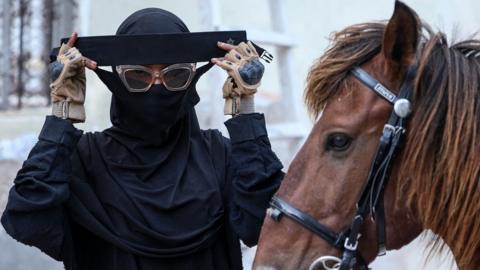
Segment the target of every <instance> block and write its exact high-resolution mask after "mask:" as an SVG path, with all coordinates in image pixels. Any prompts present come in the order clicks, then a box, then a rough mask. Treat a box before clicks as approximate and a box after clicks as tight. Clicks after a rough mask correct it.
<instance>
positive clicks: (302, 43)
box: [0, 0, 480, 270]
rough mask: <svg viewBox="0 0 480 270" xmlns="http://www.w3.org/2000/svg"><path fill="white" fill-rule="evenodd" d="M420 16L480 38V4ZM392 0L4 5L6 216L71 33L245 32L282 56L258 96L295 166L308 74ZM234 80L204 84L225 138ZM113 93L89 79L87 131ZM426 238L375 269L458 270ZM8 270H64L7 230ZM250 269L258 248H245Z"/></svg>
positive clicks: (0, 82)
mask: <svg viewBox="0 0 480 270" xmlns="http://www.w3.org/2000/svg"><path fill="white" fill-rule="evenodd" d="M405 2H406V3H407V4H409V5H410V6H411V7H412V8H413V9H414V10H416V11H417V13H418V14H419V15H420V17H421V18H422V19H423V20H425V21H427V22H429V23H430V24H431V25H432V26H433V27H434V28H435V29H438V30H441V31H443V32H446V33H447V34H448V36H449V37H451V38H452V37H453V38H454V39H460V38H465V37H469V36H470V35H471V34H473V33H474V32H476V31H478V30H479V25H480V17H479V16H478V10H480V1H478V0H461V1H451V0H406V1H405ZM393 5H394V1H393V0H323V1H318V0H302V1H298V0H243V1H220V0H182V1H175V0H135V1H133V0H15V1H14V0H2V1H1V4H0V12H1V13H0V14H1V17H0V44H1V45H0V48H1V50H0V213H1V211H2V210H3V209H4V207H5V202H6V198H7V192H8V189H9V188H10V186H11V184H12V181H13V179H14V177H15V174H16V171H17V170H18V169H19V167H20V166H21V162H22V161H23V160H24V159H25V158H26V157H27V155H28V152H29V150H30V149H31V148H32V146H33V145H34V144H35V142H36V140H37V135H38V133H39V131H40V129H41V126H42V124H43V121H44V118H45V115H47V114H49V113H50V100H49V88H48V84H49V78H48V75H47V72H46V65H47V63H48V54H49V51H50V49H51V48H52V47H54V46H59V45H60V44H59V41H60V38H62V37H67V36H69V34H70V33H71V32H72V31H77V32H78V33H79V35H80V36H93V35H111V34H114V33H115V31H116V28H117V26H118V25H119V24H120V23H121V22H122V21H123V20H124V19H125V18H126V17H127V16H128V15H129V14H131V13H132V12H134V11H136V10H138V9H142V8H146V7H160V8H164V9H167V10H169V11H171V12H173V13H175V14H177V15H178V16H179V17H180V18H182V19H183V20H184V21H185V23H186V24H187V25H188V27H189V28H190V31H214V30H247V33H248V37H249V39H251V40H253V41H255V42H258V44H260V45H261V46H263V47H265V48H266V49H267V50H268V51H270V52H271V53H272V54H274V55H275V60H274V62H273V63H272V64H268V65H267V67H266V74H265V76H264V80H263V83H262V86H261V88H260V91H259V93H258V94H257V99H256V103H257V109H258V110H259V111H261V112H264V113H265V114H266V116H267V121H268V123H267V126H268V130H269V134H270V137H271V140H272V144H273V149H274V150H275V152H276V153H277V154H278V156H279V157H280V159H281V160H282V161H283V162H284V164H285V167H287V166H288V164H289V163H290V161H291V159H292V158H293V157H294V155H295V152H296V151H297V149H298V147H299V145H300V144H301V143H302V141H303V140H304V138H305V136H306V135H307V134H308V132H309V130H310V128H311V126H312V123H313V122H312V120H311V119H310V118H309V117H308V116H307V114H306V111H305V107H304V105H303V101H302V94H303V89H304V85H305V78H306V74H307V72H308V69H309V67H310V66H311V65H312V63H313V61H314V60H315V59H316V58H318V57H319V56H320V55H321V54H322V53H323V52H324V50H325V48H326V47H327V45H328V37H329V35H330V33H331V32H333V31H336V30H340V29H342V28H344V27H346V26H348V25H351V24H354V23H360V22H365V21H372V20H383V19H388V18H389V17H390V15H391V14H392V11H393ZM225 78H226V74H225V73H224V72H223V71H221V70H220V69H218V68H214V69H212V70H211V71H210V72H209V73H207V75H205V76H204V77H203V78H202V79H201V80H200V82H199V84H198V87H197V88H198V90H199V92H200V96H201V98H202V101H201V102H200V104H199V105H198V106H197V112H198V115H199V118H200V121H201V126H202V127H203V128H204V129H206V128H218V129H220V130H222V131H223V133H224V134H226V132H225V128H224V126H223V121H224V120H225V117H224V116H223V99H222V97H221V87H222V84H223V81H224V80H225ZM109 104H110V93H109V91H108V90H107V89H106V87H104V86H103V85H102V83H101V82H100V80H99V79H98V78H97V77H96V76H95V75H94V74H93V73H92V72H90V71H89V72H88V73H87V98H86V111H87V121H86V123H84V124H79V125H78V127H79V128H81V129H83V130H85V131H94V130H103V129H105V128H107V127H108V126H109V125H110V121H109ZM423 238H425V237H419V238H418V239H417V240H415V241H414V242H413V243H412V244H410V245H409V246H407V247H405V248H403V249H402V250H400V251H393V252H389V253H388V255H386V256H384V257H381V258H378V259H377V260H376V261H375V262H374V263H373V265H372V266H373V268H374V269H393V270H396V269H456V267H455V265H454V263H453V262H452V260H451V255H450V253H449V251H448V250H447V251H445V252H443V253H441V254H435V255H434V256H432V257H431V259H430V260H426V257H427V255H428V252H425V241H424V240H422V239H423ZM0 250H1V252H0V269H2V270H3V269H5V270H7V269H8V270H27V269H28V270H30V269H42V270H43V269H45V270H49V269H52V270H53V269H62V268H63V267H62V265H61V264H60V263H57V262H54V261H53V260H51V259H49V258H48V257H47V256H46V255H44V254H42V253H41V252H40V251H38V250H37V249H35V248H31V247H26V246H23V245H21V244H18V243H17V242H16V241H15V240H13V239H11V238H10V237H9V236H8V235H6V233H5V232H4V230H3V228H1V227H0ZM244 252H245V256H244V257H245V258H244V261H245V262H244V263H245V269H250V263H251V259H252V256H253V253H254V250H249V249H246V248H245V249H244Z"/></svg>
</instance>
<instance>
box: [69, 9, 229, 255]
mask: <svg viewBox="0 0 480 270" xmlns="http://www.w3.org/2000/svg"><path fill="white" fill-rule="evenodd" d="M178 32H188V29H187V27H186V26H185V24H184V23H183V22H182V21H181V20H180V19H179V18H178V17H176V16H175V15H173V14H172V13H170V12H167V11H165V10H162V9H157V8H149V9H143V10H140V11H137V12H135V13H133V14H132V15H131V16H129V17H128V18H127V19H126V20H125V21H124V22H123V23H122V24H121V25H120V27H119V29H118V31H117V34H118V35H134V34H149V33H178ZM159 64H161V63H159ZM210 67H211V65H208V66H207V67H203V69H200V71H199V70H198V69H197V73H196V76H195V79H194V81H193V82H192V84H191V86H190V87H189V88H188V89H187V90H186V91H180V92H170V91H168V90H166V89H165V88H164V86H163V85H155V86H154V87H153V88H152V89H150V90H149V91H148V92H146V93H130V92H128V91H127V90H126V89H125V87H124V86H123V84H122V83H121V81H120V80H119V78H118V75H117V74H115V73H112V72H108V71H104V70H98V71H97V74H98V76H99V77H100V79H101V80H102V81H103V82H104V83H105V84H106V86H107V87H108V88H109V89H110V91H111V92H112V94H113V95H112V104H111V121H112V124H113V127H111V128H109V129H107V130H105V131H103V132H101V133H95V134H87V135H86V136H83V137H82V139H81V140H80V142H79V144H78V156H77V157H74V158H78V159H79V160H77V161H75V162H73V163H74V165H75V164H79V167H74V175H75V176H76V178H77V179H75V181H72V196H71V197H72V199H71V200H70V208H71V210H72V212H73V214H74V215H73V218H74V219H75V221H76V222H77V223H79V224H81V225H83V226H84V227H85V228H87V229H88V230H90V231H92V232H93V233H95V234H97V235H98V236H100V237H102V238H103V239H106V240H107V241H109V242H112V243H113V244H115V245H117V246H118V247H120V248H122V249H125V250H127V251H129V252H131V253H134V254H140V255H144V256H150V257H175V256H180V255H185V254H189V253H192V252H195V251H197V250H199V249H202V248H205V247H207V246H208V245H209V243H211V242H212V241H213V239H214V238H215V236H216V233H217V232H218V231H219V229H220V228H221V224H222V216H223V211H224V208H223V205H222V198H221V192H220V190H219V184H218V181H219V179H218V177H217V175H216V173H215V169H214V166H215V165H217V164H215V165H214V164H213V162H212V158H211V155H212V154H214V153H212V151H213V152H216V151H219V152H224V149H212V148H211V147H210V144H209V142H208V140H209V139H208V138H206V137H205V135H204V133H203V132H202V131H201V130H200V127H199V125H198V120H197V117H196V114H195V109H194V105H195V104H196V103H198V101H199V97H198V94H197V92H196V89H195V83H196V81H197V80H198V78H199V77H200V75H201V74H202V73H203V72H205V71H206V70H207V69H208V68H210ZM218 165H219V166H222V165H221V164H218Z"/></svg>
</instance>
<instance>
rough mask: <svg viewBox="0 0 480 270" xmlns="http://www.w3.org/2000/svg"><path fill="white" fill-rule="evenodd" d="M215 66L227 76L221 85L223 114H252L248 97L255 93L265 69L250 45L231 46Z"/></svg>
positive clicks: (251, 102) (251, 105) (249, 43)
mask: <svg viewBox="0 0 480 270" xmlns="http://www.w3.org/2000/svg"><path fill="white" fill-rule="evenodd" d="M215 64H217V65H218V66H220V67H221V68H223V69H224V70H226V71H227V73H228V75H229V77H228V78H227V80H226V81H225V84H224V85H223V97H224V98H225V108H224V113H225V114H226V115H236V114H238V113H250V112H253V111H254V108H253V107H254V105H253V97H250V96H252V95H253V94H255V93H256V92H257V88H258V87H259V86H260V83H261V79H262V76H263V72H264V70H265V68H264V66H263V64H262V63H261V62H260V58H259V56H258V53H257V51H256V50H255V47H253V45H252V43H251V42H250V41H249V42H248V43H245V42H242V43H240V44H238V45H237V46H233V47H232V48H231V49H230V51H229V52H228V53H227V54H226V55H225V57H224V58H223V59H222V60H218V61H215ZM246 97H248V98H246ZM242 101H245V102H242Z"/></svg>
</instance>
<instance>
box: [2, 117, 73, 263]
mask: <svg viewBox="0 0 480 270" xmlns="http://www.w3.org/2000/svg"><path fill="white" fill-rule="evenodd" d="M81 135H82V131H80V130H77V129H76V128H75V127H74V126H73V125H72V124H71V123H70V122H69V121H67V120H63V119H60V118H58V117H55V116H47V118H46V120H45V123H44V125H43V128H42V131H41V132H40V135H39V137H38V142H37V143H36V145H35V146H34V147H33V149H32V150H31V152H30V154H29V155H28V158H27V160H26V161H25V162H24V163H23V166H22V168H21V169H20V170H19V171H18V173H17V176H16V178H15V180H14V186H13V187H12V188H11V189H10V193H9V196H8V202H7V207H6V208H5V211H4V212H3V215H2V219H1V222H2V225H3V227H4V228H5V231H6V232H7V233H8V234H9V235H11V236H12V237H13V238H15V239H17V240H18V241H20V242H22V243H24V244H27V245H31V246H36V247H38V248H39V249H40V250H42V251H43V252H45V253H46V254H48V255H49V256H51V257H52V258H54V259H56V260H61V255H60V253H61V252H60V251H61V247H62V243H63V238H64V234H65V224H66V222H67V221H66V218H65V213H64V208H63V203H64V202H65V201H66V200H67V199H68V197H69V194H70V193H69V180H70V178H71V174H72V173H71V172H72V168H71V161H70V156H71V155H72V152H73V151H74V149H75V146H76V144H77V142H78V140H79V138H80V137H81Z"/></svg>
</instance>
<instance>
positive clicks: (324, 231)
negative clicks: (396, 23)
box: [270, 65, 416, 270]
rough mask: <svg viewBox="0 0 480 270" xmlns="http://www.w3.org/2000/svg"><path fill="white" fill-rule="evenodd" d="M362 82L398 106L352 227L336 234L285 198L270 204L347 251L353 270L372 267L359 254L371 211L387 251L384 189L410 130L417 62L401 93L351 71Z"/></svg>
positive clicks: (345, 265)
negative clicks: (361, 235)
mask: <svg viewBox="0 0 480 270" xmlns="http://www.w3.org/2000/svg"><path fill="white" fill-rule="evenodd" d="M351 73H352V75H354V76H355V77H356V78H357V79H358V80H359V81H360V82H361V83H363V84H364V85H366V86H367V87H368V88H369V89H371V90H373V91H374V92H375V93H376V94H378V95H379V96H380V97H382V98H384V99H385V100H387V101H388V102H390V103H391V104H393V105H394V110H393V111H392V113H391V115H390V117H389V119H388V121H387V123H386V124H385V127H384V129H383V133H382V136H381V137H380V143H379V145H378V148H377V152H376V154H375V158H374V159H373V162H372V164H371V167H370V171H369V175H368V178H367V182H366V183H367V184H366V185H365V188H364V190H363V191H362V193H361V196H360V199H359V201H358V203H357V207H358V209H357V212H356V214H355V217H354V219H353V221H352V223H351V224H350V226H349V228H348V229H346V230H343V231H342V232H341V233H336V232H335V231H333V230H331V229H330V228H328V227H326V226H325V225H323V224H321V223H319V222H318V221H317V220H316V219H315V218H313V217H312V216H310V215H308V214H306V213H304V212H302V211H301V210H298V209H297V208H295V207H294V206H292V205H290V204H289V203H287V202H285V201H284V200H282V199H280V198H278V197H276V196H274V197H273V198H272V201H271V203H270V205H271V211H270V216H271V217H272V218H273V219H274V220H275V221H278V220H279V219H280V218H281V216H282V214H284V215H286V216H287V217H289V218H290V219H292V220H294V221H296V222H297V223H299V224H301V225H302V226H303V227H305V228H307V229H308V230H310V231H312V232H313V233H315V234H317V235H318V236H320V237H321V238H323V239H324V240H326V241H327V242H328V243H330V244H331V245H333V246H335V247H337V248H338V249H341V250H343V255H342V259H341V263H340V267H339V269H340V270H349V269H351V268H352V267H353V266H355V265H356V264H358V265H359V266H360V269H368V266H367V264H366V263H365V261H364V260H363V259H362V258H361V257H360V256H359V255H358V253H357V247H358V238H359V237H360V228H361V226H362V225H363V222H364V220H365V218H366V217H367V216H368V215H369V214H371V216H372V218H374V220H375V223H376V225H377V241H378V250H379V255H383V254H385V250H386V248H385V242H386V234H385V209H384V202H383V200H384V198H383V195H384V188H385V186H386V184H387V181H388V177H389V171H390V167H391V164H392V162H393V160H394V158H395V155H396V153H397V152H398V149H399V148H400V145H401V143H402V139H403V136H404V133H405V130H406V118H407V117H408V115H409V114H410V112H411V105H410V101H409V98H410V95H411V91H412V87H413V80H414V78H415V74H416V68H415V65H412V66H410V67H409V68H408V70H407V72H406V74H405V78H404V80H403V83H402V85H401V87H400V91H399V94H398V96H396V95H395V94H393V92H392V91H390V90H388V88H387V87H385V86H384V85H382V84H381V83H380V82H378V81H377V80H376V79H375V78H373V77H372V76H370V75H369V74H368V73H367V72H366V71H364V70H363V69H361V68H360V67H356V68H354V69H352V71H351ZM342 243H343V244H342Z"/></svg>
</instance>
